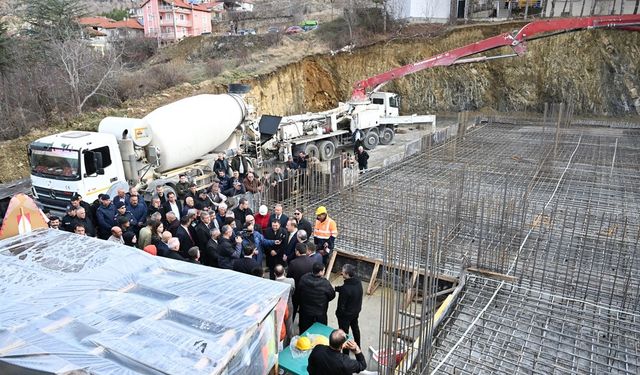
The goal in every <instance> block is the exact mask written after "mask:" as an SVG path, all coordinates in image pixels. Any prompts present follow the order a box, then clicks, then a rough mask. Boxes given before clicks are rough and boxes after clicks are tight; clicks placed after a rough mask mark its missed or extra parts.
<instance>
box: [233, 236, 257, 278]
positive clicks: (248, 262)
mask: <svg viewBox="0 0 640 375" xmlns="http://www.w3.org/2000/svg"><path fill="white" fill-rule="evenodd" d="M242 252H243V254H244V256H243V257H242V258H240V259H236V260H234V261H233V270H234V271H236V272H241V273H246V274H247V275H255V273H256V268H259V267H260V266H258V262H256V260H255V259H253V256H254V255H255V254H256V252H257V249H256V246H255V245H254V244H252V243H247V244H245V245H244V246H243V249H242Z"/></svg>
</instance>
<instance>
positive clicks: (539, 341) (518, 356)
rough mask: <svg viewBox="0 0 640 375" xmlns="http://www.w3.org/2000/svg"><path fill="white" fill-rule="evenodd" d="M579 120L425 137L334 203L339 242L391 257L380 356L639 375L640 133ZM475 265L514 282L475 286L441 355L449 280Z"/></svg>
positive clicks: (438, 366) (451, 364)
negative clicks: (445, 280)
mask: <svg viewBox="0 0 640 375" xmlns="http://www.w3.org/2000/svg"><path fill="white" fill-rule="evenodd" d="M570 112H571V111H570V109H563V108H562V107H560V108H559V110H558V111H557V113H558V119H557V120H553V121H551V119H550V120H548V121H543V122H542V124H543V125H542V126H529V125H528V126H518V125H515V126H511V125H501V124H489V125H487V126H479V127H477V128H475V129H472V130H468V131H465V130H462V132H459V133H460V134H464V137H459V138H457V139H452V140H449V141H448V142H446V143H444V144H442V145H439V146H436V147H430V145H431V143H428V146H427V147H424V142H423V152H422V153H421V154H419V155H416V156H414V157H411V158H409V159H406V160H404V161H403V162H401V163H399V164H397V165H394V166H392V167H391V168H385V169H382V170H380V171H377V172H373V173H365V175H364V176H361V177H360V178H359V181H358V185H357V186H355V187H352V188H349V189H347V190H343V191H341V192H340V193H339V194H335V195H333V196H331V197H329V198H327V199H325V200H324V201H323V204H325V205H326V206H327V207H329V209H330V210H331V212H332V216H333V218H334V219H336V220H337V222H338V223H339V231H340V235H339V241H338V246H339V247H340V248H341V249H342V250H345V251H350V252H353V253H356V254H359V255H363V256H365V257H369V258H372V259H378V260H381V261H382V264H383V268H382V271H383V272H382V276H381V278H382V281H383V285H384V286H386V287H387V289H385V292H384V294H385V295H384V296H383V304H382V314H381V315H382V321H381V331H380V333H381V341H380V347H381V348H384V349H385V350H387V351H389V352H394V351H401V350H406V352H407V353H409V354H410V355H411V358H410V359H411V361H410V362H407V361H403V362H401V365H400V368H399V372H400V373H407V374H419V373H427V372H429V371H432V373H440V372H443V373H456V374H457V373H512V372H516V373H603V372H606V373H612V372H613V373H616V372H617V373H637V372H638V366H639V360H638V357H639V350H640V349H639V348H640V346H639V345H638V344H639V343H638V341H639V340H640V333H639V332H640V327H639V324H638V320H639V319H640V318H639V317H640V315H639V313H640V294H639V293H640V292H639V291H640V258H638V241H639V239H640V226H639V223H640V219H639V215H638V209H639V208H640V204H639V199H640V177H639V176H640V173H638V172H640V163H639V161H640V148H638V147H636V146H635V145H636V144H638V138H639V137H640V133H638V132H637V131H635V130H629V129H609V128H580V129H576V128H567V125H568V124H569V123H570ZM462 129H464V127H462ZM465 258H467V259H468V261H469V263H470V266H471V267H473V268H475V269H476V270H479V271H480V272H489V273H491V274H493V275H495V276H497V277H502V278H503V279H504V280H509V282H508V283H506V282H504V281H503V282H497V281H492V280H489V279H483V278H480V277H475V276H474V277H472V278H470V280H471V281H472V282H473V283H479V281H478V280H481V281H482V283H483V284H482V286H481V287H478V286H477V285H474V284H472V285H470V286H467V287H466V290H465V292H464V294H463V297H462V299H461V300H460V303H459V304H458V305H457V306H456V307H455V313H454V314H453V315H452V316H451V317H450V318H449V320H448V321H447V322H446V323H445V324H444V326H443V327H441V328H440V329H439V330H438V334H437V336H436V339H435V341H434V345H433V346H432V345H431V342H430V341H429V339H428V338H429V337H431V336H430V335H432V334H433V332H434V327H433V325H432V323H433V321H434V319H435V318H436V316H437V314H436V308H437V307H438V306H439V304H440V302H442V301H441V298H436V297H437V296H440V294H439V293H440V292H441V289H442V286H441V285H440V284H439V283H438V281H437V278H438V277H440V276H443V275H449V276H453V275H457V274H458V272H459V269H460V265H461V263H462V260H463V259H465ZM416 274H418V275H420V276H419V277H416V276H415V275H416ZM445 304H446V303H445ZM543 304H546V305H544V306H542V305H543ZM585 327H587V328H585ZM586 329H588V331H587V330H586ZM602 330H604V331H603V332H605V336H603V337H600V336H599V335H600V331H602ZM416 353H418V354H419V355H417V356H415V357H414V355H416ZM385 370H386V372H390V371H391V368H390V367H387V368H385Z"/></svg>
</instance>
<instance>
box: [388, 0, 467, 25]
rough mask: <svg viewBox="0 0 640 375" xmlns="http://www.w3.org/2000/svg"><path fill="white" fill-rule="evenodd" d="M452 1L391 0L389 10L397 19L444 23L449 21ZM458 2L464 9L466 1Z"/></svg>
mask: <svg viewBox="0 0 640 375" xmlns="http://www.w3.org/2000/svg"><path fill="white" fill-rule="evenodd" d="M451 3H452V2H451V0H391V1H390V2H389V8H390V9H389V12H390V13H391V15H392V16H393V18H395V19H400V20H407V21H412V22H443V23H444V22H448V21H449V17H450V15H451ZM456 4H461V6H462V8H463V9H464V1H456ZM453 11H454V12H456V10H455V9H454V10H453Z"/></svg>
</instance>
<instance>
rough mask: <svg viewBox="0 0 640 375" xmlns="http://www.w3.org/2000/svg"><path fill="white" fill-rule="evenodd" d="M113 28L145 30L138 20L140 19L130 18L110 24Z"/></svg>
mask: <svg viewBox="0 0 640 375" xmlns="http://www.w3.org/2000/svg"><path fill="white" fill-rule="evenodd" d="M110 26H111V27H112V28H116V29H136V30H144V26H142V25H141V24H140V22H138V20H136V19H133V18H129V19H126V20H123V21H116V22H114V23H113V24H111V25H110Z"/></svg>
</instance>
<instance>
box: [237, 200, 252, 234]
mask: <svg viewBox="0 0 640 375" xmlns="http://www.w3.org/2000/svg"><path fill="white" fill-rule="evenodd" d="M233 214H234V215H235V217H236V220H237V221H238V222H239V223H240V228H243V227H244V223H246V222H247V215H253V211H251V209H250V208H249V201H248V200H247V198H240V200H239V201H238V207H236V208H235V209H234V210H233Z"/></svg>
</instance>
